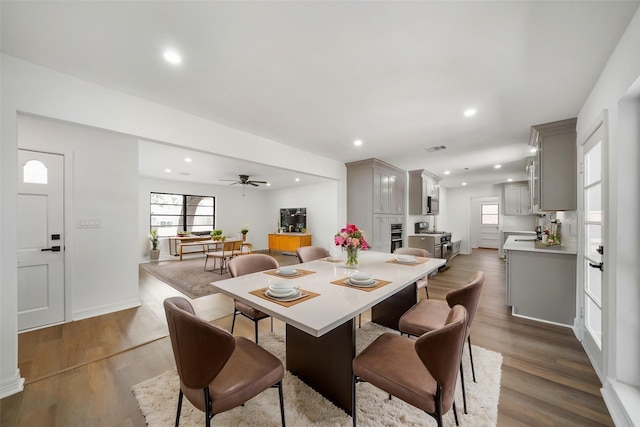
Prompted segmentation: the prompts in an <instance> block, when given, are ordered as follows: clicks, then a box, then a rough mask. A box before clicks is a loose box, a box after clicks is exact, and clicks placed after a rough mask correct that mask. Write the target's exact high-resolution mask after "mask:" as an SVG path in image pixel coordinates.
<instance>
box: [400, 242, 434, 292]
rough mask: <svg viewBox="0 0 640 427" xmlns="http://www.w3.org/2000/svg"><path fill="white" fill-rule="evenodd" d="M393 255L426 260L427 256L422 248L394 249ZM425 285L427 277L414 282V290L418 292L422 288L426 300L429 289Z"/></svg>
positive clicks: (427, 253)
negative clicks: (410, 256)
mask: <svg viewBox="0 0 640 427" xmlns="http://www.w3.org/2000/svg"><path fill="white" fill-rule="evenodd" d="M393 253H394V254H398V255H413V256H419V257H423V258H427V257H428V256H429V252H427V250H426V249H422V248H396V250H395V251H393ZM427 285H428V282H427V276H422V277H421V278H419V279H418V280H416V289H417V290H418V292H420V289H423V288H424V291H425V292H426V294H427V298H429V288H428V287H427Z"/></svg>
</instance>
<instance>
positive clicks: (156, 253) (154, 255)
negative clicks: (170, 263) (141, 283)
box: [149, 249, 160, 261]
mask: <svg viewBox="0 0 640 427" xmlns="http://www.w3.org/2000/svg"><path fill="white" fill-rule="evenodd" d="M159 259H160V249H150V250H149V260H150V261H158V260H159Z"/></svg>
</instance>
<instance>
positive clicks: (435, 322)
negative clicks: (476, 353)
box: [398, 271, 484, 414]
mask: <svg viewBox="0 0 640 427" xmlns="http://www.w3.org/2000/svg"><path fill="white" fill-rule="evenodd" d="M483 283H484V272H482V271H478V272H477V273H476V275H475V276H474V277H473V279H472V280H471V282H469V283H468V284H467V285H465V286H464V287H462V288H460V289H456V290H454V291H451V292H449V293H448V294H447V296H446V301H438V300H432V299H430V300H424V301H421V302H419V303H418V304H416V305H414V306H413V307H411V308H410V309H409V310H408V311H407V312H406V313H405V314H403V315H402V317H400V320H399V322H398V329H399V330H400V332H403V333H405V334H408V335H414V336H420V335H422V334H424V333H425V332H429V331H433V330H435V329H438V328H440V327H441V326H442V325H444V323H445V321H446V319H447V315H448V313H449V309H450V308H451V307H453V306H454V305H457V304H459V305H462V306H464V308H465V309H466V310H467V324H466V328H465V336H466V339H467V343H468V344H469V358H470V360H471V373H472V376H473V382H476V371H475V368H474V366H473V352H472V351H471V324H472V323H473V318H474V316H475V314H476V310H477V308H478V302H479V301H480V293H481V292H482V285H483ZM460 382H461V384H462V399H463V403H464V413H465V414H466V413H467V394H466V390H465V386H464V371H463V370H462V363H461V364H460Z"/></svg>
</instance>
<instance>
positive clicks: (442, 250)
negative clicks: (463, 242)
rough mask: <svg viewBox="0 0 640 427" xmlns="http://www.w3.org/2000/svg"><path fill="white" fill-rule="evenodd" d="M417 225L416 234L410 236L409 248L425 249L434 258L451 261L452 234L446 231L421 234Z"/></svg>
mask: <svg viewBox="0 0 640 427" xmlns="http://www.w3.org/2000/svg"><path fill="white" fill-rule="evenodd" d="M418 224H420V223H416V233H415V234H414V235H413V236H409V241H408V242H409V246H410V247H412V248H423V249H426V250H427V252H429V256H432V257H434V258H443V259H447V260H448V259H449V258H451V254H452V245H451V233H449V232H446V231H428V232H419V231H421V230H419V229H418V226H417V225H418Z"/></svg>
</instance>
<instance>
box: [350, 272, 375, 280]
mask: <svg viewBox="0 0 640 427" xmlns="http://www.w3.org/2000/svg"><path fill="white" fill-rule="evenodd" d="M351 279H353V280H354V281H356V282H366V281H368V280H371V274H369V273H363V272H358V273H353V274H352V275H351Z"/></svg>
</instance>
